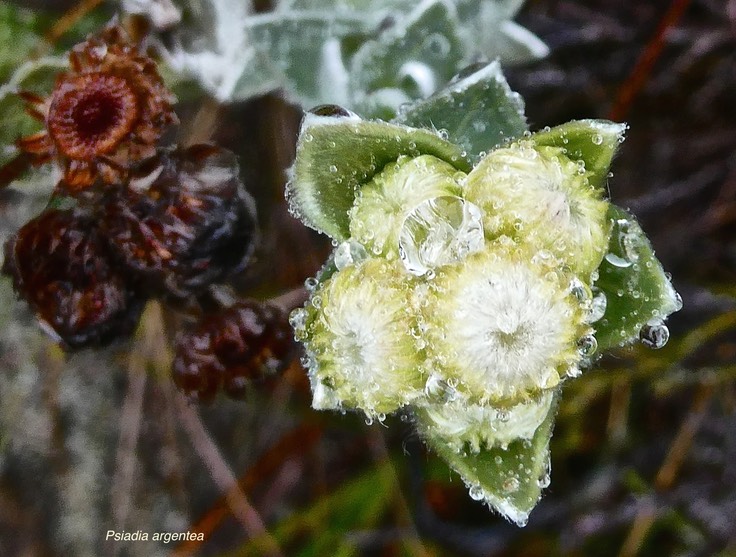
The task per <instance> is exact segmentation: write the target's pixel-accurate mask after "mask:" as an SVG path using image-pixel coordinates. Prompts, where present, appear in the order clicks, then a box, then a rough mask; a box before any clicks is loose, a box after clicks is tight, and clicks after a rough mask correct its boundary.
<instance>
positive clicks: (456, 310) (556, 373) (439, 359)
mask: <svg viewBox="0 0 736 557" xmlns="http://www.w3.org/2000/svg"><path fill="white" fill-rule="evenodd" d="M505 240H506V242H505V243H506V244H508V243H509V242H510V240H508V238H506V239H505ZM503 244H504V242H496V243H495V249H489V250H486V251H483V252H480V253H477V254H474V255H472V256H470V257H468V258H467V259H466V260H465V261H463V262H462V263H459V264H456V265H451V266H447V267H444V268H443V269H442V271H441V272H440V273H438V275H437V277H436V279H435V280H434V281H433V286H432V289H431V290H430V293H429V298H428V300H427V302H426V304H425V305H424V306H423V309H422V310H423V313H424V319H425V321H426V323H427V335H426V338H427V356H428V358H429V361H428V368H430V369H433V370H435V371H436V372H439V373H440V374H441V375H442V376H443V377H444V378H445V380H446V381H447V382H448V383H449V384H451V385H453V386H456V387H457V390H458V391H459V392H460V393H461V394H463V395H465V396H467V397H468V399H469V400H470V401H472V402H476V403H479V404H487V403H495V404H501V405H510V404H514V403H517V402H521V401H524V400H527V399H528V398H529V397H530V396H534V395H536V394H537V393H539V392H540V391H542V390H546V389H550V388H552V387H554V386H555V385H557V384H558V383H559V382H560V380H561V379H562V378H563V377H565V376H566V375H577V374H579V367H578V366H579V365H580V363H581V353H580V351H579V349H578V341H579V339H580V338H581V337H582V336H583V335H584V334H586V333H588V332H589V331H590V329H589V327H587V326H586V325H585V317H586V312H585V311H584V308H583V307H582V305H581V304H580V302H579V300H578V299H577V298H576V297H575V296H574V295H573V294H572V293H571V291H570V277H569V276H568V275H567V273H565V272H563V271H561V270H560V269H559V263H556V260H555V258H554V257H538V256H530V254H529V253H527V252H526V251H525V250H524V249H522V248H519V247H515V246H508V245H503Z"/></svg>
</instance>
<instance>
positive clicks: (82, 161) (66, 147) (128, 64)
mask: <svg viewBox="0 0 736 557" xmlns="http://www.w3.org/2000/svg"><path fill="white" fill-rule="evenodd" d="M69 62H70V71H68V72H65V73H62V74H61V75H59V77H58V78H57V80H56V85H55V87H54V90H53V92H52V93H51V96H50V97H48V98H46V99H44V98H41V97H38V96H36V95H34V94H28V93H26V94H22V96H23V98H24V99H25V100H26V101H27V103H28V112H29V113H30V114H31V115H32V116H34V117H36V118H37V119H39V120H42V121H43V122H44V124H45V130H43V131H41V132H40V133H37V134H34V135H32V136H28V137H25V138H22V139H20V140H19V142H18V145H19V147H20V148H21V149H23V150H24V151H26V152H28V153H31V154H33V155H35V157H36V159H37V160H38V161H40V162H46V161H49V160H51V159H53V158H55V157H56V158H58V159H59V162H60V163H61V164H62V166H63V168H64V179H65V182H66V186H67V188H68V191H70V192H76V191H81V190H84V189H86V188H89V187H90V186H91V185H92V184H93V183H94V182H95V181H96V180H97V179H98V178H99V179H100V180H101V181H102V182H103V183H116V182H120V181H122V180H124V179H125V178H126V176H127V173H128V172H129V170H130V169H131V168H132V167H133V166H135V165H136V164H137V163H139V162H140V161H142V160H144V159H146V158H149V157H151V156H153V155H154V154H155V152H156V144H157V142H158V140H159V139H160V137H161V136H162V134H163V133H164V131H165V130H166V129H167V128H168V127H169V126H170V125H172V124H176V123H177V122H178V120H177V118H176V115H175V114H174V112H173V110H172V107H171V105H172V103H173V102H174V97H173V95H172V94H171V92H170V91H169V90H168V89H167V88H166V87H165V86H164V84H163V81H162V80H161V77H160V76H159V74H158V70H157V68H156V64H155V62H154V61H153V60H152V59H151V58H150V57H148V56H147V55H146V54H145V53H143V52H141V50H140V49H139V47H138V46H137V45H135V44H133V43H132V42H131V41H130V39H129V38H128V36H127V34H126V32H125V30H124V29H123V28H122V27H120V26H119V25H110V26H108V27H107V28H105V29H104V30H103V31H102V32H101V33H100V34H98V35H95V36H92V37H90V38H88V39H87V40H86V41H85V42H83V43H80V44H79V45H77V46H75V47H74V48H73V49H72V52H71V53H70V55H69Z"/></svg>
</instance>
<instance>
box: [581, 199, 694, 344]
mask: <svg viewBox="0 0 736 557" xmlns="http://www.w3.org/2000/svg"><path fill="white" fill-rule="evenodd" d="M608 217H609V218H610V219H611V221H612V222H613V230H612V232H611V239H610V242H609V246H608V253H607V254H606V256H605V258H604V259H603V262H602V263H601V265H600V267H599V269H598V272H599V278H598V280H597V281H596V282H595V287H596V288H599V289H600V290H601V291H602V292H603V293H604V294H605V295H606V301H607V303H606V311H605V313H604V314H603V317H602V318H601V319H600V321H597V322H595V323H594V324H593V326H594V327H595V328H596V339H597V340H598V349H599V350H605V349H607V348H611V347H614V346H622V345H624V344H627V343H630V342H632V341H634V340H636V339H638V338H639V334H640V331H641V329H642V327H663V325H661V323H662V321H663V320H664V319H665V318H666V317H667V316H668V315H669V314H671V313H673V312H675V311H678V310H679V309H680V308H681V307H682V301H681V299H680V296H679V295H678V294H677V292H675V290H674V288H672V284H670V281H669V278H668V277H667V275H666V274H665V272H664V269H663V268H662V264H661V263H660V262H659V260H658V259H657V258H656V257H655V256H654V250H653V249H652V245H651V244H650V243H649V240H648V239H647V237H646V235H645V234H644V232H643V231H642V229H641V227H640V226H639V224H638V223H637V222H636V219H635V218H634V217H633V216H632V215H631V214H630V213H628V212H627V211H625V210H624V209H621V208H620V207H617V206H615V205H611V207H610V209H609V211H608ZM647 324H649V325H647ZM665 340H666V339H665Z"/></svg>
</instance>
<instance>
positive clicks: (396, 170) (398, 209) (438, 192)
mask: <svg viewBox="0 0 736 557" xmlns="http://www.w3.org/2000/svg"><path fill="white" fill-rule="evenodd" d="M464 177H465V174H464V173H462V172H459V171H458V170H457V169H455V168H454V167H453V166H451V165H450V164H448V163H446V162H444V161H441V160H440V159H438V158H436V157H433V156H431V155H422V156H419V157H414V158H410V157H407V156H401V157H399V159H398V160H397V161H396V162H395V163H392V164H389V165H388V166H387V167H386V168H385V169H384V170H383V171H382V172H381V173H380V174H378V175H377V176H376V177H375V178H373V180H371V182H369V183H368V184H366V185H364V186H363V187H362V188H361V189H360V191H359V193H358V196H357V198H356V201H355V206H354V207H353V209H352V210H351V211H350V233H351V235H352V237H353V238H354V239H355V240H357V241H358V242H360V243H361V244H363V245H364V246H365V247H366V249H367V250H368V251H369V252H372V253H373V254H375V255H383V256H385V257H386V258H387V259H394V258H396V256H397V255H398V245H399V234H400V231H401V227H402V225H403V223H404V219H405V218H406V217H407V215H408V214H409V213H410V212H411V210H412V209H414V208H415V207H416V206H417V205H419V204H420V203H422V202H423V201H426V200H428V199H431V198H433V197H439V196H453V195H459V193H460V185H459V184H458V181H457V180H458V178H464Z"/></svg>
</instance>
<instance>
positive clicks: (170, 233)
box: [101, 145, 256, 298]
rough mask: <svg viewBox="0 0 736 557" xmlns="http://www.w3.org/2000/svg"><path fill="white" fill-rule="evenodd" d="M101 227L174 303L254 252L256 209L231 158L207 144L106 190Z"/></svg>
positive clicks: (167, 156)
mask: <svg viewBox="0 0 736 557" xmlns="http://www.w3.org/2000/svg"><path fill="white" fill-rule="evenodd" d="M101 227H102V229H103V230H104V232H105V234H106V235H107V237H108V238H109V239H110V247H111V249H112V250H113V251H114V252H115V254H116V255H117V257H118V258H119V260H120V261H121V263H122V264H123V265H125V266H126V267H128V268H129V269H131V270H132V271H134V272H135V273H136V274H138V275H141V276H142V277H143V278H144V282H145V285H146V287H147V288H148V289H149V290H150V291H152V292H155V293H164V294H168V295H171V296H174V297H176V298H182V297H186V296H190V295H195V294H197V293H200V292H202V291H203V290H204V289H205V288H207V287H208V286H209V285H210V284H212V283H214V282H217V281H220V280H222V279H224V278H226V277H227V276H228V275H230V274H232V273H235V272H237V271H240V270H242V269H243V267H244V266H245V264H246V263H247V261H248V259H249V257H250V255H251V254H252V253H253V249H254V247H255V236H256V222H255V209H254V203H253V201H252V199H251V197H250V196H249V195H248V193H247V192H246V191H245V189H244V187H243V184H242V183H241V182H240V179H239V178H238V164H237V161H236V159H235V155H233V153H231V152H230V151H227V150H225V149H220V148H218V147H214V146H210V145H196V146H193V147H189V148H187V149H183V150H177V151H174V152H170V153H167V152H164V153H161V154H160V155H159V156H158V157H156V158H155V159H150V160H149V161H148V162H147V163H146V164H145V165H142V167H141V168H139V169H137V170H136V171H135V172H134V173H133V174H132V175H131V180H130V181H129V182H128V183H126V184H124V185H120V186H117V187H115V188H111V189H110V190H109V192H108V195H107V196H106V198H105V200H104V210H103V218H102V220H101Z"/></svg>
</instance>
